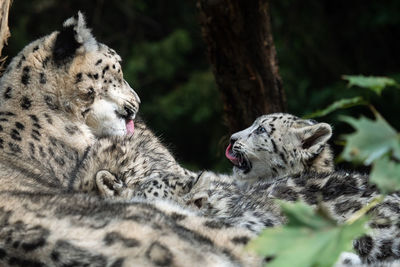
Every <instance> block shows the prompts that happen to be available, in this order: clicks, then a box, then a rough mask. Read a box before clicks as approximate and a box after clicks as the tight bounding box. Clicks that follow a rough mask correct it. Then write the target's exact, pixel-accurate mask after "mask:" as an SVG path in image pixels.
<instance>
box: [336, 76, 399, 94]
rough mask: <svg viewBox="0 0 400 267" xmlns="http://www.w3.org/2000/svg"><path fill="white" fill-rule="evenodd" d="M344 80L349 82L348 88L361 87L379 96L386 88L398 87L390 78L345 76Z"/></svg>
mask: <svg viewBox="0 0 400 267" xmlns="http://www.w3.org/2000/svg"><path fill="white" fill-rule="evenodd" d="M342 78H343V79H344V80H347V81H348V82H349V84H348V86H349V87H351V86H359V87H362V88H367V89H370V90H371V91H374V92H375V93H377V94H378V95H380V94H381V93H382V90H383V89H384V88H385V87H386V86H398V84H397V83H396V81H395V80H394V79H391V78H388V77H376V76H368V77H367V76H362V75H343V76H342Z"/></svg>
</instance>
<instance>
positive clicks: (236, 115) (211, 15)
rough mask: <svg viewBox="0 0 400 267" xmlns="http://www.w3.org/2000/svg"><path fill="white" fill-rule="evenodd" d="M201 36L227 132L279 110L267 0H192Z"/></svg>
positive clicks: (278, 83)
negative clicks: (219, 98) (199, 24)
mask: <svg viewBox="0 0 400 267" xmlns="http://www.w3.org/2000/svg"><path fill="white" fill-rule="evenodd" d="M197 5H198V9H199V13H200V23H201V26H202V34H203V38H204V40H205V42H206V44H207V47H208V56H209V60H210V61H211V64H212V68H213V72H214V76H215V79H216V82H217V85H218V88H219V90H220V92H221V95H222V100H223V101H224V111H225V119H226V123H227V125H228V127H229V129H230V131H231V132H235V131H238V130H241V129H244V128H246V127H248V126H249V125H251V124H252V122H253V121H254V119H255V118H257V117H258V116H260V115H262V114H267V113H273V112H283V111H285V110H286V99H285V94H284V91H283V88H282V81H281V78H280V76H279V73H278V64H277V59H276V50H275V46H274V42H273V38H272V32H271V25H270V17H269V5H268V1H267V0H246V1H243V0H198V2H197Z"/></svg>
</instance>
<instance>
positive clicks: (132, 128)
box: [126, 120, 135, 134]
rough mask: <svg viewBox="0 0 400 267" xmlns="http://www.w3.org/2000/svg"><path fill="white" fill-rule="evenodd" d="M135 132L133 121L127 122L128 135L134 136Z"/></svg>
mask: <svg viewBox="0 0 400 267" xmlns="http://www.w3.org/2000/svg"><path fill="white" fill-rule="evenodd" d="M134 131H135V125H134V124H133V120H129V121H127V122H126V132H127V134H133V132H134Z"/></svg>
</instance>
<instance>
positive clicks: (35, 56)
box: [0, 12, 140, 136]
mask: <svg viewBox="0 0 400 267" xmlns="http://www.w3.org/2000/svg"><path fill="white" fill-rule="evenodd" d="M120 63H121V58H120V57H119V55H117V54H116V53H115V51H114V50H112V49H110V48H108V47H107V46H106V45H104V44H101V43H98V42H97V41H96V40H95V38H94V37H93V35H92V34H91V31H90V29H88V28H87V27H86V22H85V19H84V17H83V15H82V13H80V12H79V13H78V14H77V15H75V16H74V17H72V18H70V19H68V20H66V21H65V22H64V24H63V28H62V29H61V30H60V31H59V32H54V33H52V34H50V35H48V36H46V37H43V38H41V39H39V40H37V41H35V42H33V43H31V44H30V45H28V46H26V47H25V48H24V49H23V50H22V51H21V52H20V53H19V55H18V56H16V58H14V60H13V61H12V62H11V63H10V65H9V67H8V69H7V70H6V72H5V74H4V76H3V77H2V87H3V90H5V93H4V94H2V97H3V99H1V100H0V102H2V103H4V104H5V105H10V106H15V105H18V106H21V107H22V109H23V110H27V112H31V113H33V112H36V113H38V114H40V113H51V114H54V115H57V114H58V115H59V117H65V118H66V119H68V120H69V121H75V122H76V121H78V122H81V123H84V124H86V125H87V126H88V127H89V129H90V130H91V131H92V133H93V134H94V135H96V136H104V135H124V134H130V133H132V132H133V128H134V126H133V119H134V118H135V115H136V113H137V111H138V109H139V103H140V100H139V97H138V96H137V94H136V93H135V91H134V90H133V89H132V88H131V87H130V86H129V84H128V83H127V82H126V81H125V80H124V77H123V74H122V70H121V65H120ZM3 92H4V91H3ZM12 102H14V103H13V104H8V103H12Z"/></svg>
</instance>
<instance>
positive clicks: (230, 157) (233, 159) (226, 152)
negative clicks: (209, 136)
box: [225, 144, 239, 165]
mask: <svg viewBox="0 0 400 267" xmlns="http://www.w3.org/2000/svg"><path fill="white" fill-rule="evenodd" d="M231 148H232V144H229V146H228V147H227V148H226V151H225V156H226V157H227V158H228V159H229V160H230V161H231V162H232V163H233V164H235V165H239V159H238V158H235V157H234V156H232V154H231Z"/></svg>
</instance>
